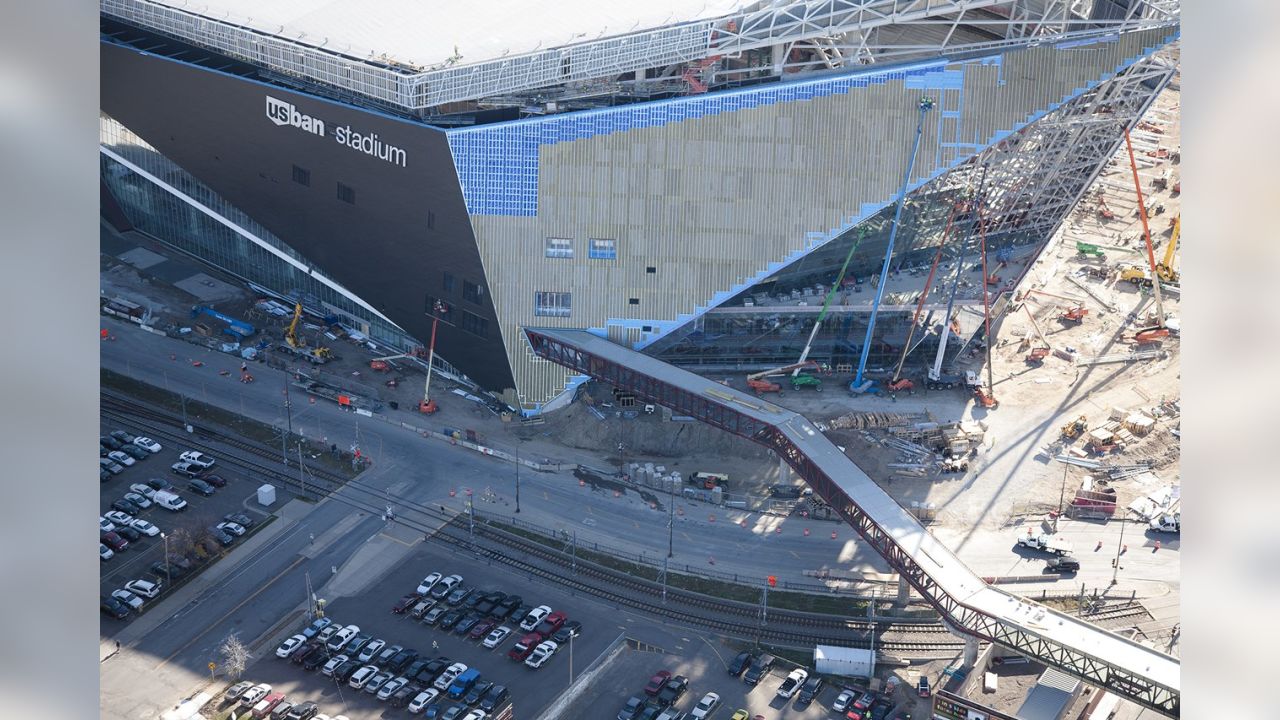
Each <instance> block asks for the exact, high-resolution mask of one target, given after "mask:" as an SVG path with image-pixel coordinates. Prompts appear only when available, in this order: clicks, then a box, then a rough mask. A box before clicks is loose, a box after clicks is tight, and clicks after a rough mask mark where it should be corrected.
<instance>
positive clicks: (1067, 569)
mask: <svg viewBox="0 0 1280 720" xmlns="http://www.w3.org/2000/svg"><path fill="white" fill-rule="evenodd" d="M1044 569H1045V571H1047V572H1056V573H1074V572H1078V571H1079V570H1080V560H1079V559H1077V558H1076V557H1075V556H1074V555H1062V556H1060V557H1051V558H1049V559H1048V560H1046V561H1045V563H1044Z"/></svg>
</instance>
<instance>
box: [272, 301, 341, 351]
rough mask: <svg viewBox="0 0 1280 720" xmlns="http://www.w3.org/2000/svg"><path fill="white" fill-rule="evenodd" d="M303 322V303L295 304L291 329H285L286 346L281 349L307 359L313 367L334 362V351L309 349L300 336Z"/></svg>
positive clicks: (290, 324) (318, 348)
mask: <svg viewBox="0 0 1280 720" xmlns="http://www.w3.org/2000/svg"><path fill="white" fill-rule="evenodd" d="M301 320H302V303H300V302H299V303H295V304H294V306H293V320H292V321H291V322H290V323H289V327H287V328H285V329H284V340H285V343H286V344H285V345H282V346H281V347H282V348H283V349H284V350H287V351H289V352H290V353H293V354H294V355H297V356H298V357H300V358H306V360H307V361H308V362H310V363H311V364H312V365H323V364H325V363H327V362H329V361H330V360H332V359H333V351H332V350H330V349H329V348H327V347H317V348H311V347H307V343H306V341H304V340H303V339H302V338H301V337H299V336H298V323H299V322H300V321H301Z"/></svg>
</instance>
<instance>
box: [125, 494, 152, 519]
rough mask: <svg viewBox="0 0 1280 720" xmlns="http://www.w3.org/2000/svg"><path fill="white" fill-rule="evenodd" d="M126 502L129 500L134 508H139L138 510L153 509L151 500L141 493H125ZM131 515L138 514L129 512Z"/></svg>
mask: <svg viewBox="0 0 1280 720" xmlns="http://www.w3.org/2000/svg"><path fill="white" fill-rule="evenodd" d="M124 500H127V501H129V502H131V503H133V506H134V507H137V509H138V510H146V509H147V507H151V498H150V497H146V496H145V495H142V493H140V492H127V493H124ZM125 512H128V511H125ZM129 514H131V515H137V512H129Z"/></svg>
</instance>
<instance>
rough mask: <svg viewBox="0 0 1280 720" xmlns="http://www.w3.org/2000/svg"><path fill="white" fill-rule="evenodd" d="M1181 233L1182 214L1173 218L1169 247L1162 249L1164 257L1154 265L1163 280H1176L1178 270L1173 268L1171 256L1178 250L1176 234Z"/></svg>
mask: <svg viewBox="0 0 1280 720" xmlns="http://www.w3.org/2000/svg"><path fill="white" fill-rule="evenodd" d="M1181 234H1182V216H1181V215H1179V216H1178V217H1176V218H1174V221H1173V234H1172V235H1170V236H1169V247H1167V248H1165V249H1164V259H1163V260H1161V261H1160V264H1159V265H1156V270H1157V272H1158V274H1159V275H1160V279H1161V280H1164V281H1165V282H1177V281H1178V272H1177V271H1176V270H1174V269H1173V256H1174V254H1175V253H1177V252H1178V236H1179V235H1181Z"/></svg>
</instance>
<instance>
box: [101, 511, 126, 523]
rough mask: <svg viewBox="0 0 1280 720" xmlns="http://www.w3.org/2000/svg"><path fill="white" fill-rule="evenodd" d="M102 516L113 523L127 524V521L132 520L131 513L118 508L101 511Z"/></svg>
mask: <svg viewBox="0 0 1280 720" xmlns="http://www.w3.org/2000/svg"><path fill="white" fill-rule="evenodd" d="M102 517H104V518H106V519H107V520H109V521H111V522H112V523H113V524H115V525H128V524H129V523H131V522H133V516H132V515H130V514H129V513H126V512H121V511H119V510H108V511H107V512H105V513H103V515H102ZM99 524H101V523H99Z"/></svg>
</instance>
